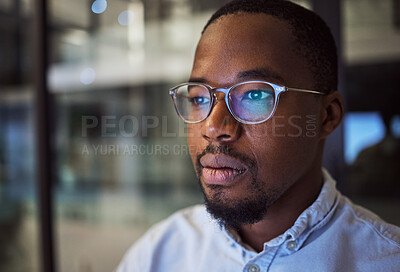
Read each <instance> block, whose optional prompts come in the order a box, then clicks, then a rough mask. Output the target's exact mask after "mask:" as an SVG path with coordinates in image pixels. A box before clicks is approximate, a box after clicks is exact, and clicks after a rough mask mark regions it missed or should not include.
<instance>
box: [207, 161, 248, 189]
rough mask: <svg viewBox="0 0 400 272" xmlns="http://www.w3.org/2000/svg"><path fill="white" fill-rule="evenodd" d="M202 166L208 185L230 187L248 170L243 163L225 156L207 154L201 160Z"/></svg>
mask: <svg viewBox="0 0 400 272" xmlns="http://www.w3.org/2000/svg"><path fill="white" fill-rule="evenodd" d="M200 164H201V166H202V172H201V174H202V177H203V179H204V182H205V183H207V184H215V185H228V184H230V183H231V182H233V181H234V180H235V179H236V178H237V177H239V176H241V175H242V174H244V173H245V172H246V170H247V167H246V166H245V165H244V164H243V163H241V162H239V161H237V160H236V159H234V158H232V157H229V156H226V155H223V154H218V155H211V154H207V155H205V156H204V157H202V158H201V159H200Z"/></svg>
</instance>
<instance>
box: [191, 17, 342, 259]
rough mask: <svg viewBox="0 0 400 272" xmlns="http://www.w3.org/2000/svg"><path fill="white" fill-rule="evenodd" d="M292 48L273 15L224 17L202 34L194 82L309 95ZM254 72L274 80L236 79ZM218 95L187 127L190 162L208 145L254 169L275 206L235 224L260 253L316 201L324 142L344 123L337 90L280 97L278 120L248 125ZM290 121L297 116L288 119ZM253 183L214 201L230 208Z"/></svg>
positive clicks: (228, 189)
mask: <svg viewBox="0 0 400 272" xmlns="http://www.w3.org/2000/svg"><path fill="white" fill-rule="evenodd" d="M294 42H295V41H294V39H293V37H292V34H291V32H290V27H289V25H288V24H287V23H286V22H284V21H282V20H279V19H276V18H274V17H272V16H269V15H265V14H248V13H241V14H236V15H226V16H223V17H221V18H220V19H219V20H217V21H216V22H214V23H213V24H211V25H210V26H209V27H208V28H207V30H206V31H205V32H204V34H203V35H202V37H201V39H200V41H199V44H198V46H197V50H196V54H195V59H194V64H193V69H192V73H191V79H192V80H193V81H203V82H205V83H207V84H209V85H211V86H213V87H229V86H232V85H233V84H235V83H238V82H242V81H247V80H265V81H269V82H272V83H277V84H281V85H284V86H287V87H293V88H301V89H313V87H314V86H313V82H314V81H313V75H312V73H311V71H310V69H309V68H308V65H307V62H306V60H305V59H304V58H303V57H301V56H298V55H296V54H295V53H294V52H293V50H292V48H293V44H294ZM259 69H264V70H268V71H270V72H272V73H271V74H273V75H270V76H268V75H254V73H253V74H251V73H250V75H248V76H244V77H243V76H242V77H240V76H239V75H241V74H242V75H243V72H244V71H249V70H259ZM248 74H249V73H248ZM217 97H218V101H217V102H216V103H215V104H214V106H213V109H212V111H211V113H210V115H209V117H208V118H207V119H206V120H204V121H202V122H200V123H197V124H190V125H189V126H188V144H189V147H190V151H191V157H192V161H193V163H194V165H195V167H196V160H197V156H198V155H199V154H201V153H202V152H203V150H204V149H205V148H206V147H207V146H209V145H213V146H220V145H228V146H230V147H232V148H233V149H235V151H236V152H238V153H241V154H244V155H246V156H247V157H249V158H251V159H252V160H253V161H254V162H255V163H256V165H255V167H256V170H257V171H256V173H257V179H258V180H260V181H261V182H262V186H263V188H264V189H265V190H266V191H268V192H271V193H273V194H274V196H275V197H276V198H277V200H276V201H275V202H274V203H273V204H272V205H271V206H269V207H268V212H267V213H266V215H265V216H264V218H263V219H262V220H261V221H259V222H257V223H254V224H251V225H242V226H240V228H239V235H240V236H241V238H242V240H243V241H244V242H245V243H247V244H249V245H250V246H252V247H253V248H254V249H255V250H257V251H258V252H260V251H262V250H263V244H264V243H265V242H267V241H269V240H271V239H272V238H275V237H277V236H279V235H280V234H282V233H284V232H285V231H286V230H287V229H289V228H290V227H291V226H292V225H293V224H294V222H295V220H296V219H297V217H298V216H299V215H300V214H301V212H303V211H304V210H305V209H306V208H307V207H308V206H310V205H311V204H312V203H313V202H314V201H315V199H316V198H317V196H318V194H319V192H320V190H321V187H322V174H321V161H322V150H323V145H324V139H325V138H326V137H327V136H328V135H329V134H330V133H331V132H332V131H333V130H334V129H335V128H336V127H337V126H338V125H339V123H340V122H341V119H342V116H343V102H342V99H341V96H340V94H339V93H338V92H337V91H334V92H332V93H330V94H329V95H325V96H318V95H312V94H304V93H296V92H288V93H284V94H283V95H281V97H280V100H279V104H278V107H277V110H276V112H275V115H274V116H275V118H273V119H270V120H268V121H266V122H264V123H261V124H257V125H246V124H242V123H239V122H238V121H237V120H236V119H234V118H233V117H232V115H231V114H230V113H229V110H228V108H227V106H226V104H225V102H224V100H223V97H224V94H222V93H218V94H217ZM306 115H314V116H315V117H316V124H315V125H316V126H315V129H314V130H313V132H315V133H312V136H310V135H308V136H307V135H306V134H305V133H306V129H305V128H306V121H307V118H306ZM293 116H297V117H296V118H295V119H290V118H291V117H293ZM293 123H295V124H296V125H297V127H296V126H293V125H292V124H293ZM299 127H300V129H299ZM300 132H301V133H300ZM299 134H300V135H299ZM289 135H292V136H289ZM293 135H296V136H293ZM200 182H201V185H202V187H203V190H204V193H205V194H206V195H207V197H208V198H210V199H213V198H216V197H217V195H216V192H215V190H213V189H212V188H209V187H208V186H206V185H205V184H204V180H203V179H202V178H201V177H200ZM250 183H251V176H250V174H244V175H242V176H240V178H238V180H237V181H235V182H233V183H232V184H231V185H230V186H225V187H223V188H222V189H221V190H219V194H218V199H219V201H220V202H222V203H223V204H225V205H228V206H229V205H234V204H235V203H237V202H238V201H240V200H242V199H244V198H246V197H249V198H251V192H249V191H248V190H247V188H248V186H249V184H250ZM266 208H267V207H266Z"/></svg>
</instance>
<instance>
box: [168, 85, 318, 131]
mask: <svg viewBox="0 0 400 272" xmlns="http://www.w3.org/2000/svg"><path fill="white" fill-rule="evenodd" d="M248 83H263V84H268V85H270V86H271V87H272V88H273V89H274V95H275V99H274V108H273V109H272V111H271V114H270V115H269V116H268V117H267V118H266V119H264V120H260V121H255V122H249V121H245V120H242V119H241V118H239V117H237V116H236V115H235V114H234V113H233V111H232V109H231V105H230V103H229V97H230V91H231V90H232V89H233V88H235V87H237V86H240V85H243V84H248ZM185 85H201V86H203V87H205V88H207V90H208V92H209V93H210V97H211V101H210V106H209V107H210V108H209V109H208V112H207V114H206V116H205V117H204V118H203V119H201V120H199V121H188V120H186V119H185V118H183V116H182V115H181V113H180V112H179V110H178V108H177V105H176V102H175V100H176V91H177V90H178V89H179V88H180V87H182V86H185ZM288 91H294V92H301V93H310V94H318V95H325V94H326V93H324V92H321V91H316V90H306V89H297V88H289V87H286V86H283V85H279V84H274V83H271V82H268V81H259V80H252V81H243V82H239V83H236V84H234V85H232V86H231V87H228V88H215V87H211V86H210V85H208V84H206V83H201V82H185V83H182V84H179V85H177V86H175V87H173V88H171V89H169V95H170V96H171V98H172V101H173V103H174V107H175V110H176V112H177V113H178V115H179V117H180V118H181V119H182V120H183V121H184V122H185V123H187V124H196V123H200V122H203V121H204V120H206V119H207V118H208V116H210V113H211V110H212V108H213V107H214V100H217V101H218V98H217V94H216V93H217V92H221V93H224V94H225V104H226V106H227V107H228V110H229V112H230V113H231V115H232V116H233V117H234V118H235V119H236V120H237V121H239V122H240V123H243V124H248V125H255V124H260V123H263V122H266V121H267V120H269V119H270V118H271V117H272V116H274V114H275V111H276V108H277V105H278V102H279V97H280V95H281V94H282V93H285V92H288Z"/></svg>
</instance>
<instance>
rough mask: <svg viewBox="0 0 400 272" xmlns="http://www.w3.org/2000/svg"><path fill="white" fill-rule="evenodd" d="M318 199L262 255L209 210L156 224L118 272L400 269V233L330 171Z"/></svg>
mask: <svg viewBox="0 0 400 272" xmlns="http://www.w3.org/2000/svg"><path fill="white" fill-rule="evenodd" d="M323 175H324V180H325V182H324V185H323V187H322V190H321V192H320V194H319V196H318V198H317V199H316V200H315V202H314V203H313V204H312V205H311V206H310V207H308V208H307V209H306V210H304V211H303V213H302V214H301V215H300V216H299V217H298V218H297V220H296V222H295V223H294V225H293V226H292V227H291V228H290V229H288V230H287V231H285V233H283V234H282V235H279V236H278V237H276V238H274V239H272V240H270V241H268V242H266V243H264V250H263V251H262V252H259V253H257V252H255V251H254V250H252V249H251V247H250V246H248V245H244V244H243V243H242V242H241V241H240V237H239V236H238V235H237V234H235V233H232V232H231V231H230V232H228V231H227V230H226V229H225V228H224V227H223V226H220V225H219V224H218V223H217V222H216V220H214V219H213V218H212V217H211V216H210V215H209V214H208V213H207V211H206V209H205V207H204V206H203V205H197V206H193V207H190V208H187V209H184V210H181V211H178V212H176V213H175V214H173V215H171V216H170V217H169V218H167V219H166V220H164V221H162V222H160V223H158V224H156V225H154V226H153V227H152V228H151V229H150V230H149V231H148V232H147V233H146V234H145V235H144V236H143V237H142V238H141V239H139V240H138V241H137V242H136V243H135V244H134V245H133V246H132V247H131V249H130V250H129V251H128V252H127V254H126V255H125V257H124V259H123V260H122V262H121V264H120V265H119V267H118V268H117V272H136V271H138V272H139V271H140V272H143V271H151V272H159V271H160V272H161V271H162V272H180V271H190V272H192V271H193V272H196V271H199V272H200V271H205V272H214V271H216V272H221V271H226V272H235V271H245V272H266V271H271V272H277V271H301V272H303V271H307V272H308V271H316V272H321V271H324V272H325V271H345V272H348V271H384V272H389V271H393V272H399V271H400V228H399V227H396V226H394V225H390V224H388V223H385V222H384V221H383V220H382V219H380V218H379V217H378V216H376V215H375V214H373V213H372V212H370V211H368V210H366V209H364V208H362V207H360V206H357V205H354V204H353V203H352V202H351V201H350V200H349V199H348V198H346V197H344V196H343V195H341V193H340V192H339V191H337V189H336V187H335V181H334V180H333V179H332V177H331V176H330V175H329V174H328V173H327V171H326V170H324V169H323Z"/></svg>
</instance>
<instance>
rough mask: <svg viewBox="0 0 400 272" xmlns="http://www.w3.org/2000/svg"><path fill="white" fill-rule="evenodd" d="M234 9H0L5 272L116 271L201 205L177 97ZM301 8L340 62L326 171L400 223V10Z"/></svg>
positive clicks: (114, 5)
mask: <svg viewBox="0 0 400 272" xmlns="http://www.w3.org/2000/svg"><path fill="white" fill-rule="evenodd" d="M227 2H228V1H227V0H212V1H211V0H206V1H205V0H202V1H200V0H108V1H106V0H68V1H66V0H49V1H44V0H0V22H1V23H0V60H1V61H0V271H8V272H19V271H32V272H36V271H61V272H71V271H72V272H73V271H79V272H91V271H96V272H103V271H104V272H105V271H113V270H114V269H115V268H116V266H117V265H118V263H119V261H120V260H121V258H122V256H123V254H124V252H126V250H127V249H128V248H129V247H130V246H131V245H132V243H134V241H135V240H136V239H138V237H140V235H142V234H143V233H144V232H145V231H146V229H148V228H149V227H150V226H151V225H152V224H154V223H155V222H158V221H160V220H162V219H163V218H166V217H167V216H168V215H170V214H171V213H173V212H174V211H176V210H178V209H180V208H183V207H187V206H189V205H193V204H199V203H202V201H203V199H202V195H201V192H200V190H199V186H198V182H197V179H196V176H195V172H194V170H193V167H192V164H191V161H190V157H189V150H188V147H187V141H186V135H187V131H186V125H184V124H183V123H182V121H181V120H179V118H178V116H177V115H176V113H175V110H174V107H173V104H172V101H171V99H170V97H169V95H168V89H169V88H170V87H172V86H174V85H176V84H178V83H181V82H184V81H186V80H187V78H188V76H189V74H190V70H191V65H192V61H193V55H194V51H195V46H196V43H197V41H198V40H199V38H200V33H201V30H202V28H203V26H204V24H205V23H206V21H207V20H208V18H209V17H210V16H211V14H212V13H213V12H214V11H215V10H216V9H217V8H219V7H220V6H221V5H223V4H225V3H227ZM294 2H296V3H299V4H301V5H303V6H304V7H306V8H309V9H312V10H315V11H316V12H317V13H319V14H321V16H322V17H323V18H325V19H326V20H327V22H328V24H330V26H331V28H332V31H333V32H334V35H335V38H336V40H337V44H338V48H339V53H340V54H339V55H340V71H339V72H340V84H339V90H340V91H341V92H342V94H343V96H344V99H345V105H346V115H345V117H344V120H343V123H342V125H341V127H340V128H339V129H338V131H337V132H336V133H335V134H334V135H332V137H331V139H330V140H329V142H328V144H327V147H326V154H325V158H324V165H325V166H326V168H328V169H329V170H330V171H331V172H332V174H333V176H334V177H335V178H336V179H337V182H338V187H339V188H340V190H341V191H342V192H343V193H344V194H346V195H348V196H349V197H351V198H352V199H353V200H354V201H355V202H356V203H359V204H361V205H363V206H365V207H367V208H369V209H371V210H372V211H374V212H375V213H377V214H378V215H379V216H380V217H382V218H383V219H385V220H386V221H388V222H390V223H392V224H397V225H400V167H399V166H400V106H399V105H400V99H399V98H400V76H399V75H400V1H399V0H381V1H374V0H326V1H317V0H302V1H294ZM43 7H44V8H43ZM41 8H42V9H41ZM40 10H42V11H45V13H44V14H43V13H41V12H39V11H40ZM41 18H42V19H43V18H46V20H45V22H46V24H45V27H43V28H39V29H38V28H35V26H37V25H38V24H37V21H38V20H40V19H41ZM39 32H40V33H39ZM39 34H40V35H39ZM41 38H42V39H44V40H42V42H44V43H45V44H46V45H47V47H46V51H45V52H43V51H40V48H37V44H38V43H37V41H36V40H37V39H41ZM39 44H40V43H39ZM38 52H42V53H43V54H45V55H40V53H38ZM38 62H41V63H44V64H45V66H44V68H43V66H40V65H39V66H38ZM40 69H42V70H43V71H40ZM40 75H43V76H44V77H43V78H44V81H42V82H44V87H45V88H43V90H38V86H40V84H38V83H37V82H38V78H37V77H40ZM39 81H40V80H39ZM42 91H44V92H45V93H44V94H45V95H46V97H47V98H48V99H47V100H42V102H43V103H42V104H40V103H38V101H39V100H38V93H40V92H42ZM42 94H43V92H42ZM38 107H40V109H41V107H46V109H48V112H47V115H46V116H45V118H44V119H40V118H38ZM43 123H45V124H47V125H48V128H49V129H48V130H46V131H44V133H45V135H46V136H47V137H48V138H46V139H48V143H49V147H50V149H49V150H50V152H49V154H47V156H46V158H47V159H46V160H45V161H42V160H41V159H40V158H41V157H40V156H38V154H39V153H40V152H42V151H43V150H42V149H41V145H40V144H38V142H39V141H38V139H37V137H38V135H43V134H40V131H41V129H42V127H43V126H41V125H40V124H43ZM46 167H47V168H46ZM43 169H44V170H45V169H51V171H50V173H51V175H50V177H49V178H48V179H46V180H42V179H41V178H39V177H41V176H40V175H39V172H40V171H43ZM43 184H44V185H46V186H47V187H46V186H45V187H43ZM43 188H48V189H49V191H48V192H47V197H48V198H47V199H50V200H51V201H50V202H46V201H44V200H43V199H46V190H44V189H43ZM45 211H47V213H46V212H45ZM46 224H47V226H48V227H49V228H50V230H51V231H50V232H48V233H46V231H45V230H46V228H43V225H46ZM44 237H47V238H44Z"/></svg>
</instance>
